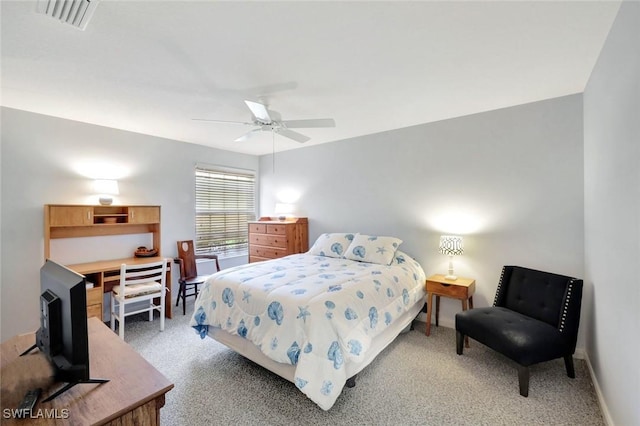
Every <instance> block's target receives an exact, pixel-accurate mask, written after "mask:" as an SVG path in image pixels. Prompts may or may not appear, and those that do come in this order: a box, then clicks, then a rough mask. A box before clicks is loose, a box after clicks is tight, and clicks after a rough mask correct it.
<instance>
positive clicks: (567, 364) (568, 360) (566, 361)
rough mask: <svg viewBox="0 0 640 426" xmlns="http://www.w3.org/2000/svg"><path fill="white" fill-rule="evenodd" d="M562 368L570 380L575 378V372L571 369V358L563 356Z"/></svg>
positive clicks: (570, 356)
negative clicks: (565, 370)
mask: <svg viewBox="0 0 640 426" xmlns="http://www.w3.org/2000/svg"><path fill="white" fill-rule="evenodd" d="M564 366H565V367H566V368H567V376H569V377H571V378H572V379H575V378H576V370H575V369H574V368H573V356H572V355H565V356H564Z"/></svg>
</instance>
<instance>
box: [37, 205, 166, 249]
mask: <svg viewBox="0 0 640 426" xmlns="http://www.w3.org/2000/svg"><path fill="white" fill-rule="evenodd" d="M146 233H151V234H153V247H151V248H155V249H158V256H160V206H83V205H60V204H47V205H45V206H44V257H45V259H48V258H49V257H50V256H51V240H52V239H56V238H79V237H98V236H105V235H126V234H146Z"/></svg>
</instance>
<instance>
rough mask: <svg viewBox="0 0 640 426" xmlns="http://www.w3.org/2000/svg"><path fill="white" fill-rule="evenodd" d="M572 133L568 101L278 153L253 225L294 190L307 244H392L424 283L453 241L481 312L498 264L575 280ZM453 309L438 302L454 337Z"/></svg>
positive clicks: (578, 141) (579, 262)
mask: <svg viewBox="0 0 640 426" xmlns="http://www.w3.org/2000/svg"><path fill="white" fill-rule="evenodd" d="M338 125H340V123H338ZM582 125H583V123H582V96H581V95H573V96H567V97H562V98H557V99H552V100H548V101H544V102H537V103H532V104H527V105H522V106H517V107H513V108H507V109H502V110H497V111H492V112H487V113H482V114H476V115H472V116H466V117H461V118H456V119H451V120H446V121H441V122H437V123H431V124H425V125H421V126H415V127H410V128H405V129H400V130H395V131H391V132H386V133H380V134H374V135H369V136H363V137H360V138H355V139H351V140H344V141H340V142H335V143H330V144H325V145H319V146H312V147H309V148H305V149H300V150H293V151H286V152H282V153H278V154H276V157H275V171H274V170H273V167H272V160H273V158H272V157H271V156H270V155H266V156H262V157H261V158H260V170H261V174H260V193H261V203H260V209H261V214H262V215H265V216H269V215H272V214H273V209H274V205H275V203H276V201H277V195H278V194H279V193H280V192H281V191H284V190H293V191H296V192H298V193H299V194H300V199H299V200H298V202H297V203H296V206H297V215H298V216H308V217H309V233H310V240H311V242H313V241H314V240H315V238H317V236H318V235H319V234H321V233H323V232H346V231H349V232H361V233H368V234H378V235H391V236H396V237H398V238H401V239H402V240H404V243H403V244H402V245H401V246H400V248H401V250H403V251H405V252H407V253H408V254H410V255H412V256H414V257H415V258H417V259H418V260H419V261H420V263H421V264H422V265H423V267H424V269H425V272H426V273H427V275H431V274H435V273H446V271H447V265H448V258H447V257H446V256H444V255H442V254H440V253H439V252H438V241H439V237H440V235H441V234H445V233H454V234H462V235H464V237H465V240H464V243H465V253H464V255H462V256H457V257H455V258H454V267H455V271H456V273H457V274H458V275H459V276H467V277H474V278H475V279H476V281H477V291H476V296H474V303H475V305H476V306H488V305H490V304H491V303H492V302H493V297H494V294H495V291H496V287H497V284H498V279H499V275H500V272H501V268H502V266H503V265H507V264H517V265H523V266H528V267H532V268H536V269H543V270H547V271H552V272H557V273H562V274H568V275H573V276H577V277H582V276H583V274H584V240H583V226H584V225H583V213H584V211H583V185H582V179H583V149H582ZM459 310H460V302H459V301H455V300H449V299H444V298H443V299H442V301H441V313H440V320H441V323H442V324H443V325H445V326H449V327H453V321H454V315H455V313H456V312H457V311H459ZM578 345H579V347H583V345H582V339H580V340H579V342H578Z"/></svg>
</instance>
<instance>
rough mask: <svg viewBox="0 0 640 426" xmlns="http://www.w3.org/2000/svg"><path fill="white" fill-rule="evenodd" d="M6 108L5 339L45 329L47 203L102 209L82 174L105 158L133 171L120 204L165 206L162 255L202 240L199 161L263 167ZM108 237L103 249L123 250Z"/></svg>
mask: <svg viewBox="0 0 640 426" xmlns="http://www.w3.org/2000/svg"><path fill="white" fill-rule="evenodd" d="M0 111H1V114H2V139H1V140H2V146H1V148H2V157H1V160H2V171H1V183H2V194H1V195H2V197H1V199H2V208H1V210H2V211H1V215H2V227H1V238H2V239H1V242H2V246H1V250H2V252H1V262H0V263H1V264H2V282H1V306H2V311H1V318H2V326H1V329H2V331H1V332H2V334H1V336H0V337H1V338H2V340H3V341H4V340H6V339H8V338H10V337H11V336H13V335H15V334H17V333H24V332H27V331H30V330H34V329H35V328H37V325H38V319H39V316H38V304H37V301H38V294H39V286H40V284H39V281H40V279H39V268H40V266H42V263H43V259H44V258H43V256H44V254H43V250H44V237H43V205H44V204H52V203H59V204H87V203H91V204H96V200H95V197H94V194H93V193H92V190H91V185H90V182H91V181H90V179H89V178H87V177H85V176H83V175H81V174H79V173H78V171H77V169H78V168H80V167H81V166H82V165H83V164H87V163H90V162H95V161H98V162H104V163H109V164H114V165H118V166H120V167H124V168H125V169H126V170H127V172H126V176H124V177H122V178H121V179H119V184H120V195H119V196H116V197H115V203H117V204H151V205H160V206H162V254H163V255H164V256H168V257H173V256H175V255H176V246H175V242H176V241H177V240H180V239H191V238H194V236H195V235H194V234H195V219H194V205H195V202H194V185H195V183H194V165H195V164H196V162H201V163H209V164H214V165H225V166H229V167H239V168H244V169H251V170H255V171H257V170H258V158H257V157H255V156H250V155H244V154H237V153H232V152H228V151H222V150H217V149H210V148H206V147H204V146H199V145H193V144H185V143H182V142H177V141H171V140H167V139H161V138H157V137H153V136H147V135H141V134H136V133H131V132H125V131H120V130H116V129H111V128H106V127H100V126H94V125H90V124H84V123H79V122H75V121H69V120H63V119H59V118H54V117H49V116H44V115H39V114H32V113H29V112H25V111H19V110H15V109H10V108H2V109H1V110H0ZM116 238H117V237H116ZM105 240H106V243H103V244H101V245H102V246H103V247H100V249H109V247H104V246H105V245H106V246H108V245H110V244H111V245H113V246H114V247H112V248H114V249H115V247H116V246H120V244H119V243H118V241H112V240H110V239H109V238H106V239H105ZM58 241H60V240H58ZM133 248H134V249H135V246H134V247H133ZM76 249H77V247H76ZM131 253H132V251H131ZM85 254H86V253H85ZM126 255H130V254H129V251H127V253H126V254H125V256H126ZM52 257H54V256H53V252H52ZM222 266H224V265H222ZM174 293H175V292H174ZM174 297H175V295H174Z"/></svg>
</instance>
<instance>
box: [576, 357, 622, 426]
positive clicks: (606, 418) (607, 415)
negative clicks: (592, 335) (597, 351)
mask: <svg viewBox="0 0 640 426" xmlns="http://www.w3.org/2000/svg"><path fill="white" fill-rule="evenodd" d="M576 352H577V351H576ZM583 353H584V358H583V359H584V360H585V361H586V362H587V368H588V369H589V376H591V383H593V388H594V389H595V391H596V397H597V398H598V404H599V405H600V411H601V412H602V418H603V420H604V423H605V424H606V425H607V426H614V425H615V423H613V419H612V418H611V414H610V413H609V408H608V407H607V402H606V401H605V399H604V395H603V394H602V390H601V389H600V384H599V383H598V379H597V378H596V375H595V373H594V371H593V366H592V365H591V360H590V359H589V355H588V354H587V352H586V351H584V350H583Z"/></svg>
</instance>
